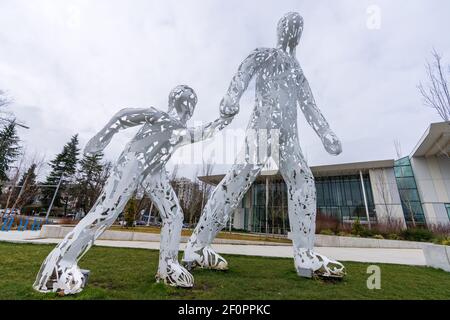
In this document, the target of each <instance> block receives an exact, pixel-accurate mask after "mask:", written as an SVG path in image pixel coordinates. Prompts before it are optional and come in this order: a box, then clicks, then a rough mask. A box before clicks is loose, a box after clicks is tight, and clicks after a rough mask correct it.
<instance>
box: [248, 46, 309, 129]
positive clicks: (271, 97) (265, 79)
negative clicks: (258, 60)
mask: <svg viewBox="0 0 450 320" xmlns="http://www.w3.org/2000/svg"><path fill="white" fill-rule="evenodd" d="M259 50H261V52H263V51H264V56H265V57H266V58H265V60H264V62H263V66H260V68H259V72H258V73H257V75H256V97H255V108H254V110H253V115H252V119H251V122H250V124H249V128H252V129H268V130H271V129H279V130H280V133H281V134H283V133H290V134H292V133H294V134H295V135H297V102H298V96H299V92H300V90H301V80H302V78H303V72H302V70H301V68H300V64H299V63H298V61H297V59H296V58H295V56H292V55H290V54H288V53H287V52H285V51H283V50H281V49H259Z"/></svg>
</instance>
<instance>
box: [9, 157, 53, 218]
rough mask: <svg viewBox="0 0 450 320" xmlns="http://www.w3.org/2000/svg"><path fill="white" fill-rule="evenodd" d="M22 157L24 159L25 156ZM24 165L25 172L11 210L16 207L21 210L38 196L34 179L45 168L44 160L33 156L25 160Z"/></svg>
mask: <svg viewBox="0 0 450 320" xmlns="http://www.w3.org/2000/svg"><path fill="white" fill-rule="evenodd" d="M24 157H25V158H26V156H24ZM24 163H25V165H24V169H25V171H24V172H23V174H22V178H21V179H20V181H19V184H18V186H17V188H18V190H16V192H17V195H16V196H15V202H14V204H13V206H12V209H14V208H16V207H17V208H18V209H19V210H22V209H23V207H24V206H27V205H29V204H31V203H32V202H33V200H34V199H35V198H36V197H37V196H38V195H39V187H38V185H37V183H36V178H37V177H38V176H39V175H40V173H41V172H42V169H43V168H44V167H45V158H44V157H43V156H38V155H36V154H35V155H33V156H32V157H31V158H30V159H27V160H25V161H24Z"/></svg>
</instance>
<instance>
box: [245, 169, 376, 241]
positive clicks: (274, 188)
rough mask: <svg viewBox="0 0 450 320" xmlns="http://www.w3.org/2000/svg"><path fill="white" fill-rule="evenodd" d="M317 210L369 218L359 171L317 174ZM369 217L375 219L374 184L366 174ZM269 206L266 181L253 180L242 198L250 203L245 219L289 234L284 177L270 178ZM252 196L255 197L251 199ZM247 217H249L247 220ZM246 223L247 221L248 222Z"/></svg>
mask: <svg viewBox="0 0 450 320" xmlns="http://www.w3.org/2000/svg"><path fill="white" fill-rule="evenodd" d="M315 180H316V189H317V212H318V213H320V214H323V215H327V216H332V217H336V218H337V219H339V220H341V221H348V220H356V219H357V218H359V219H360V220H362V221H366V220H367V215H366V208H365V204H364V195H363V190H362V185H361V179H360V176H359V175H348V176H336V177H317V178H316V179H315ZM363 182H364V187H365V191H366V197H367V203H368V209H369V217H370V219H371V220H375V219H376V216H375V205H374V203H373V194H372V187H371V184H370V179H369V175H368V174H365V175H363ZM268 195H269V198H268V206H267V207H266V182H259V183H255V184H253V186H252V187H251V189H250V190H249V192H247V194H246V195H245V198H244V200H243V201H242V204H243V207H244V204H247V206H249V207H247V208H246V210H245V219H248V228H249V230H251V231H252V232H260V233H266V232H267V233H274V234H286V233H287V232H288V231H289V217H288V199H287V187H286V184H285V183H284V181H283V180H281V179H275V178H272V177H270V178H269V192H268ZM248 197H251V198H250V199H251V201H248V200H249V199H248ZM246 221H247V220H246ZM244 225H246V222H244Z"/></svg>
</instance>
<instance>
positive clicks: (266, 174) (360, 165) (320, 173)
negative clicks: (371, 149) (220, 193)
mask: <svg viewBox="0 0 450 320" xmlns="http://www.w3.org/2000/svg"><path fill="white" fill-rule="evenodd" d="M393 167H394V160H393V159H389V160H377V161H365V162H353V163H341V164H331V165H322V166H312V167H311V171H312V172H313V175H314V176H315V177H328V176H340V175H354V174H359V173H360V172H362V173H368V172H369V170H372V169H383V168H393ZM224 177H225V175H224V174H217V175H210V176H201V177H198V178H199V179H200V180H201V181H203V182H205V183H208V184H212V185H218V184H219V183H220V181H222V179H223V178H224ZM266 178H270V179H271V180H278V179H279V180H282V176H281V173H280V172H279V171H278V170H267V171H262V172H261V175H259V176H258V177H257V178H256V182H264V181H265V180H266Z"/></svg>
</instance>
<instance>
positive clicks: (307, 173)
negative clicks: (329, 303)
mask: <svg viewBox="0 0 450 320" xmlns="http://www.w3.org/2000/svg"><path fill="white" fill-rule="evenodd" d="M302 31H303V18H302V17H301V16H300V15H299V14H298V13H295V12H292V13H288V14H286V15H285V16H284V17H283V18H282V19H281V20H280V21H279V23H278V45H277V47H276V48H270V49H269V48H260V49H256V50H255V51H253V52H252V53H251V54H250V55H249V56H248V57H247V58H246V59H245V60H244V62H243V63H242V64H241V66H240V67H239V69H238V72H237V73H236V75H235V76H234V77H233V79H232V81H231V84H230V87H229V89H228V92H227V93H226V95H225V97H224V99H223V100H222V103H221V114H222V115H224V116H230V115H233V116H234V115H235V114H237V113H238V112H239V101H240V98H241V96H242V94H243V93H244V92H245V91H246V89H247V87H248V85H249V82H250V81H251V80H252V79H253V78H256V99H255V107H254V109H253V114H252V116H251V120H250V123H249V125H248V131H247V136H246V139H245V145H244V149H243V153H244V156H243V157H241V159H243V161H236V164H235V165H234V166H233V168H232V169H231V170H230V171H229V172H228V174H227V175H226V177H225V178H224V179H223V180H222V181H221V182H220V184H219V185H218V186H217V187H216V188H215V190H214V191H213V193H212V195H211V197H210V199H209V200H208V202H207V204H206V206H205V208H204V211H203V214H202V217H201V218H200V220H199V223H198V225H197V227H196V229H195V231H194V233H193V235H192V236H191V238H190V241H189V243H188V246H187V248H186V250H185V252H184V257H183V261H184V263H185V264H186V265H187V266H188V267H189V268H191V267H195V266H200V267H202V268H210V269H218V270H224V269H227V268H228V264H227V261H226V260H225V259H224V258H223V257H221V256H220V255H219V254H217V253H216V252H214V250H213V249H212V248H211V246H210V245H211V243H212V241H213V239H214V238H215V237H216V235H217V233H218V232H219V231H220V230H222V229H223V228H224V227H225V225H226V223H227V221H228V220H229V217H230V214H231V213H232V212H233V210H234V209H235V208H237V206H238V205H239V204H240V202H241V200H242V198H243V196H244V194H245V193H246V192H247V191H248V189H249V188H250V186H251V184H252V183H253V182H254V181H255V179H256V177H257V176H258V175H259V174H260V172H261V170H262V168H263V167H264V165H265V164H266V162H267V160H268V159H269V157H272V158H274V156H276V157H277V160H275V159H274V160H275V161H278V162H279V163H278V166H279V170H280V172H281V174H282V176H283V178H284V181H285V182H286V184H287V191H288V210H289V222H290V227H291V234H292V242H293V246H294V261H295V267H296V270H297V272H298V274H299V275H300V276H305V277H312V276H313V275H321V276H329V277H342V276H343V275H344V274H345V269H344V266H343V265H342V264H340V263H339V262H337V261H333V260H330V259H328V258H326V257H324V256H322V255H320V254H317V253H315V252H314V251H313V246H314V234H315V217H316V189H315V184H314V177H313V175H312V173H311V170H310V169H309V167H308V165H307V163H306V161H305V158H304V156H303V154H302V151H301V149H300V144H299V138H298V129H297V108H298V107H299V108H300V110H301V111H302V112H303V114H304V115H305V117H306V120H307V121H308V123H309V124H310V125H311V126H312V128H313V129H314V130H315V132H316V133H317V135H318V136H319V137H320V139H321V140H322V143H323V145H324V147H325V149H326V151H328V152H329V153H330V154H333V155H338V154H340V153H341V152H342V148H341V143H340V142H339V140H338V138H337V137H336V135H335V134H334V133H333V132H332V131H331V129H330V127H329V125H328V123H327V121H326V120H325V118H324V117H323V116H322V114H321V113H320V110H319V109H318V107H317V106H316V103H315V101H314V98H313V95H312V93H311V89H310V87H309V84H308V81H307V79H306V78H305V76H304V74H303V71H302V69H301V67H300V64H299V62H298V61H297V59H296V47H297V45H298V44H299V41H300V37H301V35H302ZM250 133H251V134H250ZM261 135H263V136H264V138H263V139H261V138H259V137H258V136H261ZM261 149H262V151H263V152H261ZM273 150H277V154H276V155H275V154H274V153H273V152H272V151H273ZM264 151H267V152H264ZM271 152H272V154H271Z"/></svg>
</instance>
